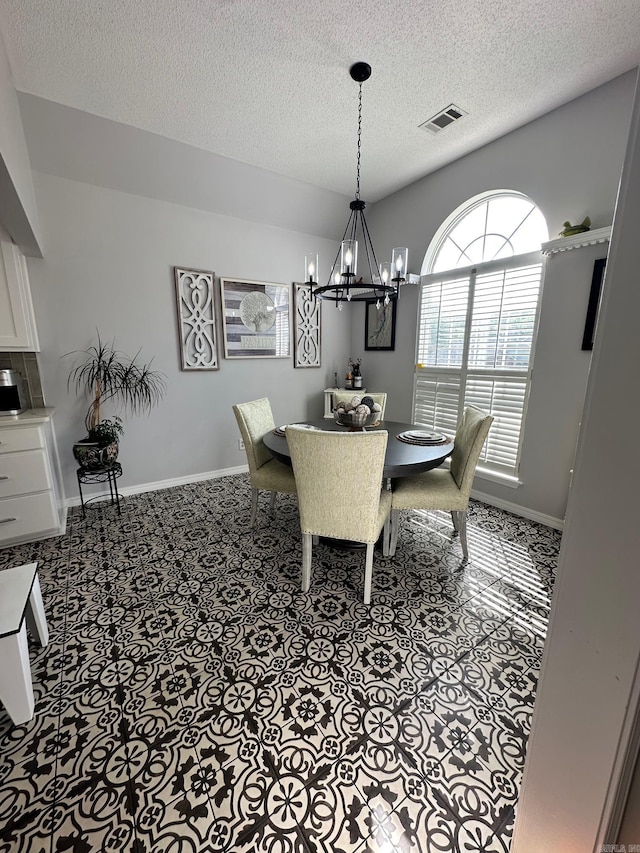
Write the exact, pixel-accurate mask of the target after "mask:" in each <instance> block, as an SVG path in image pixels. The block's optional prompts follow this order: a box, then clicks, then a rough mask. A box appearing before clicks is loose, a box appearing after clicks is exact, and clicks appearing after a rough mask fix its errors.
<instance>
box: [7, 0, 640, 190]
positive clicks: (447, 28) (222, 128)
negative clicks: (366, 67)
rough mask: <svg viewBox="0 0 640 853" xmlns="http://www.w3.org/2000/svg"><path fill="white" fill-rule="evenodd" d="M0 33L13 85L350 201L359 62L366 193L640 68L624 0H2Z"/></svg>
mask: <svg viewBox="0 0 640 853" xmlns="http://www.w3.org/2000/svg"><path fill="white" fill-rule="evenodd" d="M0 30H1V31H2V35H3V38H4V42H5V45H6V48H7V53H8V55H9V61H10V64H11V70H12V73H13V78H14V82H15V85H16V88H17V89H19V90H21V91H24V92H29V93H31V94H34V95H38V96H40V97H42V98H47V99H49V100H52V101H56V102H59V103H62V104H66V105H68V106H71V107H76V108H78V109H81V110H85V111H87V112H90V113H94V114H96V115H99V116H103V117H105V118H109V119H113V120H116V121H119V122H123V123H125V124H129V125H133V126H134V127H138V128H142V129H144V130H148V131H152V132H154V133H158V134H162V135H163V136H167V137H170V138H172V139H176V140H180V141H182V142H186V143H189V144H191V145H195V146H198V147H200V148H204V149H206V150H209V151H213V152H216V153H217V154H222V155H224V156H227V157H233V158H234V159H236V160H240V161H244V162H247V163H251V164H253V165H256V166H261V167H263V168H265V169H270V170H272V171H274V172H278V173H281V174H283V175H288V176H290V177H293V178H297V179H301V180H304V181H307V182H309V183H311V184H314V185H317V186H322V187H325V188H327V189H331V190H336V191H338V192H342V193H345V194H347V195H351V194H352V193H353V191H354V188H355V165H356V127H357V94H358V87H357V84H356V83H354V82H353V81H352V80H351V78H350V77H349V74H348V69H349V67H350V65H351V64H352V63H353V62H355V61H358V60H363V61H366V62H369V63H370V64H371V66H372V67H373V74H372V77H371V79H370V80H369V81H368V82H366V83H365V84H364V87H363V136H362V152H363V153H362V197H363V198H365V199H368V200H370V201H375V200H376V199H379V198H381V197H383V196H385V195H387V194H389V193H390V192H393V191H394V190H396V189H399V188H400V187H402V186H404V185H406V184H408V183H410V182H411V181H413V180H415V179H416V178H418V177H420V176H422V175H425V174H427V173H429V172H431V171H433V170H434V169H436V168H439V167H440V166H443V165H445V164H446V163H449V162H451V161H452V160H455V159H457V158H458V157H460V156H462V155H463V154H466V153H468V152H469V151H472V150H473V149H475V148H477V147H479V146H480V145H483V144H485V143H487V142H490V141H491V140H493V139H495V138H497V137H499V136H501V135H502V134H504V133H506V132H508V131H509V130H513V129H514V128H516V127H519V126H521V125H522V124H525V123H526V122H528V121H531V120H532V119H534V118H536V117H538V116H540V115H542V114H543V113H545V112H548V111H549V110H550V109H553V108H554V107H557V106H560V105H561V104H563V103H566V102H567V101H569V100H572V99H573V98H575V97H577V96H578V95H581V94H583V93H584V92H586V91H588V90H590V89H592V88H594V87H595V86H598V85H600V84H602V83H604V82H606V81H608V80H610V79H612V78H613V77H616V76H618V75H619V74H622V73H623V72H624V71H627V70H629V69H630V68H633V67H634V66H636V65H638V64H639V63H640V4H639V2H638V0H565V2H557V0H553V2H552V0H491V2H489V0H462V2H454V0H437V1H436V0H432V2H417V0H414V1H413V2H411V0H367V1H366V2H364V0H351V2H350V3H345V2H344V0H320V2H318V0H46V2H42V0H0ZM451 103H454V104H456V105H458V106H459V107H461V108H462V109H464V110H465V111H467V112H468V115H467V116H465V117H464V118H463V119H462V120H460V121H459V122H456V123H455V124H454V125H452V126H450V127H449V128H447V129H446V130H444V131H442V132H441V133H439V134H437V135H431V134H430V133H428V132H427V131H425V130H420V129H419V128H418V125H419V124H420V123H421V122H423V121H425V120H426V119H428V118H430V117H431V116H432V115H433V114H434V113H436V112H438V111H439V110H441V109H442V108H444V107H446V106H448V105H449V104H451Z"/></svg>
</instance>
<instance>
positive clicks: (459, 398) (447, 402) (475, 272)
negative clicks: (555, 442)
mask: <svg viewBox="0 0 640 853" xmlns="http://www.w3.org/2000/svg"><path fill="white" fill-rule="evenodd" d="M547 239H548V230H547V226H546V222H545V219H544V216H543V215H542V213H541V212H540V210H539V209H538V208H537V207H536V205H535V204H534V203H533V202H532V201H531V199H528V198H527V197H526V196H524V195H522V194H521V193H518V192H514V191H512V190H499V191H495V192H491V193H483V194H482V195H481V196H476V197H475V198H472V199H470V200H469V201H468V202H466V203H465V204H464V205H462V206H461V207H459V208H458V209H457V210H455V211H454V212H453V213H452V214H451V215H450V216H449V217H448V218H447V220H446V221H445V222H444V223H443V224H442V226H441V227H440V228H439V229H438V232H437V233H436V235H435V237H434V238H433V240H432V241H431V245H430V246H429V249H428V250H427V253H426V255H425V259H424V263H423V267H422V271H423V276H422V286H421V298H420V317H419V329H418V347H417V358H416V376H415V388H414V421H415V422H416V423H421V424H425V425H428V426H430V427H433V428H434V429H440V430H444V431H445V432H450V433H453V432H455V429H456V426H457V423H458V420H459V418H460V415H461V413H462V411H463V409H464V407H465V405H469V404H472V405H475V406H479V407H480V408H482V409H485V410H487V411H490V412H491V413H492V414H493V415H494V418H495V420H494V423H493V425H492V427H491V431H490V433H489V438H488V439H487V443H486V444H485V447H484V450H483V455H482V457H481V461H480V466H479V473H482V472H483V471H484V472H493V473H494V474H498V475H500V476H502V477H508V478H512V479H516V478H517V473H518V466H519V459H520V446H521V438H522V422H523V417H524V412H525V407H526V402H527V398H528V395H529V385H530V379H531V361H532V350H533V340H534V335H535V329H536V325H537V317H538V305H539V301H540V284H541V278H542V256H541V254H540V246H541V243H542V242H544V241H545V240H547Z"/></svg>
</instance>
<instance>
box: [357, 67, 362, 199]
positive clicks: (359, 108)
mask: <svg viewBox="0 0 640 853" xmlns="http://www.w3.org/2000/svg"><path fill="white" fill-rule="evenodd" d="M361 136H362V83H360V89H359V92H358V164H357V169H356V198H357V199H359V198H360V137H361Z"/></svg>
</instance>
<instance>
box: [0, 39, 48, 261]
mask: <svg viewBox="0 0 640 853" xmlns="http://www.w3.org/2000/svg"><path fill="white" fill-rule="evenodd" d="M0 221H2V223H3V224H4V227H5V228H6V230H7V231H8V232H9V234H10V235H11V237H12V238H13V241H14V243H16V244H17V245H18V246H20V248H21V249H22V251H23V252H24V253H25V254H27V255H36V256H41V254H42V253H41V251H40V246H39V240H40V236H39V230H40V226H39V224H38V212H37V208H36V199H35V194H34V191H33V182H32V179H31V166H30V165H29V155H28V153H27V145H26V142H25V137H24V129H23V126H22V119H21V116H20V110H19V107H18V97H17V93H16V90H15V88H14V86H13V79H12V77H11V69H10V68H9V60H8V58H7V54H6V51H5V47H4V43H3V41H2V36H1V35H0Z"/></svg>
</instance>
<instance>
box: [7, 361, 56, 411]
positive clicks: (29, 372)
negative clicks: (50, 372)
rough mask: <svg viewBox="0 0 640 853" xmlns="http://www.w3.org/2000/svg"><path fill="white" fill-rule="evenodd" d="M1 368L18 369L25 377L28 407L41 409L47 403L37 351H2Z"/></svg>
mask: <svg viewBox="0 0 640 853" xmlns="http://www.w3.org/2000/svg"><path fill="white" fill-rule="evenodd" d="M0 370H17V371H18V373H20V375H21V376H22V378H23V379H24V392H25V396H26V398H27V400H26V403H27V408H29V409H39V408H40V407H42V406H44V405H45V402H44V394H43V393H42V384H41V382H40V369H39V367H38V357H37V353H35V352H0Z"/></svg>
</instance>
